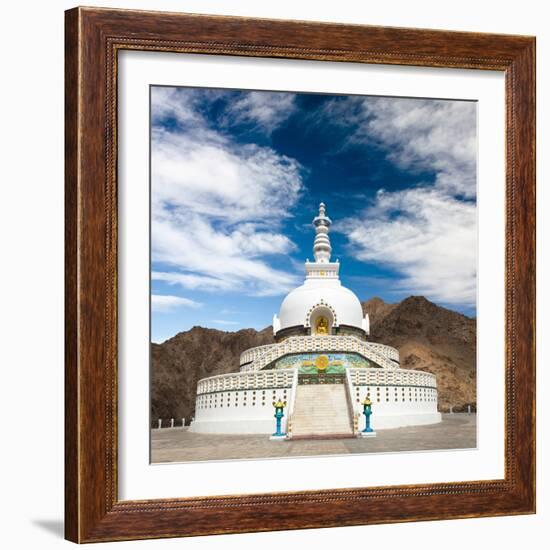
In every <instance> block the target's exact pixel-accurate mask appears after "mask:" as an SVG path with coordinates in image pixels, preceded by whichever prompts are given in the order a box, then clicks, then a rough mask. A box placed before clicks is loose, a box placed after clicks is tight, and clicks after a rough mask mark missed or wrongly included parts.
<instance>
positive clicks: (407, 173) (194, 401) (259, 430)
mask: <svg viewBox="0 0 550 550" xmlns="http://www.w3.org/2000/svg"><path fill="white" fill-rule="evenodd" d="M149 93H150V266H151V272H150V308H151V317H150V335H151V347H150V369H151V370H150V426H149V428H150V437H151V439H150V444H151V445H150V460H151V462H152V463H174V462H194V461H224V460H239V459H269V458H290V457H292V458H298V457H312V456H328V455H352V454H365V453H395V452H401V453H406V452H417V451H433V450H459V449H475V448H476V446H477V439H476V429H477V421H476V413H477V398H476V380H477V376H476V374H477V368H478V365H477V358H476V322H477V317H476V303H477V265H478V221H477V217H478V214H477V201H476V197H477V165H478V159H477V151H478V136H477V124H478V120H477V116H478V114H477V108H478V106H477V102H476V101H473V100H472V101H469V100H463V99H457V100H451V99H440V98H436V97H434V98H415V97H390V96H369V95H333V94H326V93H312V92H294V91H293V92H290V91H272V90H269V91H267V90H245V89H219V88H199V87H180V86H163V85H151V86H150V88H149ZM480 368H483V366H482V365H480Z"/></svg>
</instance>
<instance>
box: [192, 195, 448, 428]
mask: <svg viewBox="0 0 550 550" xmlns="http://www.w3.org/2000/svg"><path fill="white" fill-rule="evenodd" d="M331 223H332V222H331V220H330V218H329V217H328V216H327V215H326V207H325V205H324V204H323V203H321V204H320V206H319V214H318V215H317V216H316V217H315V218H314V220H313V226H314V227H315V233H316V235H315V241H314V244H313V254H314V258H315V261H314V262H309V261H306V263H305V275H306V276H305V281H304V283H303V284H302V285H301V286H299V287H298V288H296V289H294V290H292V291H291V292H290V293H289V294H288V295H287V296H286V297H285V299H284V300H283V302H282V304H281V308H280V311H279V315H274V316H273V333H274V336H275V342H276V343H275V344H270V345H266V346H260V347H257V348H251V349H248V350H246V351H245V352H243V353H242V354H241V358H240V372H238V373H234V374H225V375H219V376H212V377H209V378H204V379H202V380H200V381H199V382H198V385H197V399H196V408H195V420H194V421H193V423H192V424H191V428H190V429H191V431H196V432H208V433H265V434H269V433H271V432H273V429H274V419H273V403H274V402H276V401H282V402H286V407H285V417H284V418H283V430H284V432H285V433H286V434H287V438H296V437H310V436H311V437H323V436H326V437H335V436H338V437H343V436H349V437H353V436H355V435H358V434H359V433H360V431H361V429H362V426H361V423H362V422H363V423H364V422H365V420H364V419H363V417H362V415H361V412H362V410H363V407H362V403H363V401H364V399H365V398H368V399H369V400H370V401H371V402H372V416H371V424H372V427H373V428H375V429H376V430H378V429H385V428H396V427H401V426H411V425H419V424H431V423H436V422H440V421H441V415H440V413H438V412H437V383H436V379H435V376H434V375H433V374H430V373H426V372H422V371H417V370H404V369H401V368H400V366H399V352H398V351H397V350H396V349H395V348H392V347H389V346H386V345H383V344H378V343H374V342H370V341H369V340H368V335H369V317H368V314H366V315H363V309H362V307H361V303H360V301H359V299H358V298H357V296H356V295H355V294H354V293H353V292H352V291H351V290H349V289H348V288H346V287H344V286H343V285H342V283H341V281H340V278H339V270H340V263H339V262H338V261H336V262H331V253H332V247H331V244H330V239H329V229H330V225H331Z"/></svg>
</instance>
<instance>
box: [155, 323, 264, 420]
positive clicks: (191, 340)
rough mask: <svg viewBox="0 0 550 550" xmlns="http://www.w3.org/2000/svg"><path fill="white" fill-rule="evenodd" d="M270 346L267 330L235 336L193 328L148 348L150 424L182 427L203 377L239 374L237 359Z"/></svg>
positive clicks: (191, 414) (232, 333)
mask: <svg viewBox="0 0 550 550" xmlns="http://www.w3.org/2000/svg"><path fill="white" fill-rule="evenodd" d="M271 342H273V331H272V329H271V327H268V328H266V329H264V330H262V331H260V332H258V331H256V330H254V329H243V330H239V331H238V332H224V331H221V330H216V329H210V328H202V327H193V328H192V329H191V330H189V331H186V332H180V333H179V334H176V336H174V337H172V338H170V339H168V340H166V341H165V342H163V343H162V344H151V366H152V369H151V421H152V424H153V425H154V426H156V423H157V419H158V418H163V419H169V418H174V419H176V421H178V420H179V421H180V422H181V420H180V419H181V418H186V419H187V420H186V423H189V419H190V418H191V416H193V415H194V414H195V413H194V410H195V393H196V391H197V381H198V380H200V379H201V378H205V377H206V376H214V375H216V374H226V373H228V372H236V371H238V370H239V356H240V354H241V353H242V352H243V351H244V350H246V349H248V348H253V347H255V346H261V345H263V344H270V343H271Z"/></svg>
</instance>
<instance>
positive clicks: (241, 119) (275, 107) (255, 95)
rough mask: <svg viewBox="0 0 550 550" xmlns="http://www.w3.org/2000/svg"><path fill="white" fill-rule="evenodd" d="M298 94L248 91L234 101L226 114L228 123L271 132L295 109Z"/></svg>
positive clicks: (225, 119)
mask: <svg viewBox="0 0 550 550" xmlns="http://www.w3.org/2000/svg"><path fill="white" fill-rule="evenodd" d="M295 97H296V94H291V93H287V94H285V93H281V92H276V93H275V92H248V93H243V94H241V95H240V96H239V99H238V100H237V101H235V102H233V103H232V104H231V105H230V107H229V109H228V110H227V113H226V115H225V118H224V121H225V123H226V124H246V125H249V126H251V127H252V128H253V129H256V130H262V131H264V132H265V133H267V134H271V133H272V132H273V131H274V130H275V129H276V128H277V127H278V126H280V125H281V123H282V122H284V121H285V120H286V119H287V118H288V117H289V116H290V115H291V114H292V113H293V112H294V110H295Z"/></svg>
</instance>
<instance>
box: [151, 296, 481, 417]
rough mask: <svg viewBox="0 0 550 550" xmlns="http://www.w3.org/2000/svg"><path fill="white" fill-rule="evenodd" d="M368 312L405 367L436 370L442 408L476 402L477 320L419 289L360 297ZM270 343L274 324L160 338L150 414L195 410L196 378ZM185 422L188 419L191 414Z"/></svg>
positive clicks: (230, 367)
mask: <svg viewBox="0 0 550 550" xmlns="http://www.w3.org/2000/svg"><path fill="white" fill-rule="evenodd" d="M362 306H363V311H364V312H368V313H369V317H370V325H371V327H370V328H371V335H370V338H369V339H370V340H372V341H375V342H380V343H383V344H387V345H390V346H394V347H396V348H397V349H399V352H400V356H401V366H402V367H403V368H405V369H421V370H426V371H429V372H432V373H434V374H435V375H436V376H437V380H438V385H439V407H440V410H448V408H449V406H451V405H452V406H453V407H454V410H455V411H458V410H461V409H465V408H466V407H467V405H472V406H473V407H474V408H475V404H476V364H475V362H476V321H475V319H471V318H469V317H466V316H465V315H461V314H460V313H456V312H454V311H451V310H448V309H445V308H443V307H440V306H437V305H435V304H434V303H432V302H430V301H429V300H427V299H426V298H424V297H422V296H411V297H409V298H406V299H405V300H403V301H402V302H400V303H397V304H388V303H385V302H384V301H383V300H381V299H380V298H372V299H371V300H369V301H367V302H363V303H362ZM272 342H273V335H272V329H271V327H267V328H265V329H263V330H261V331H256V330H254V329H243V330H239V331H237V332H224V331H221V330H216V329H209V328H202V327H193V328H192V329H191V330H189V331H186V332H180V333H179V334H176V335H175V336H174V337H172V338H170V339H169V340H166V341H165V342H163V343H162V344H152V345H151V358H152V373H151V420H152V422H153V425H156V422H157V419H158V418H163V419H168V418H175V419H180V418H186V419H190V418H191V416H193V414H194V406H195V392H196V387H197V381H198V380H200V379H201V378H204V377H206V376H213V375H216V374H226V373H229V372H237V371H238V369H239V356H240V354H241V353H242V352H243V351H244V350H246V349H248V348H251V347H255V346H261V345H263V344H269V343H272ZM187 421H188V420H187Z"/></svg>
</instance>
